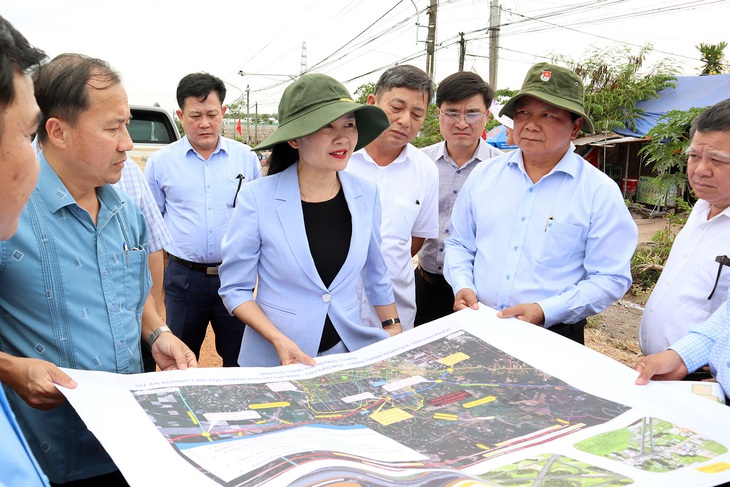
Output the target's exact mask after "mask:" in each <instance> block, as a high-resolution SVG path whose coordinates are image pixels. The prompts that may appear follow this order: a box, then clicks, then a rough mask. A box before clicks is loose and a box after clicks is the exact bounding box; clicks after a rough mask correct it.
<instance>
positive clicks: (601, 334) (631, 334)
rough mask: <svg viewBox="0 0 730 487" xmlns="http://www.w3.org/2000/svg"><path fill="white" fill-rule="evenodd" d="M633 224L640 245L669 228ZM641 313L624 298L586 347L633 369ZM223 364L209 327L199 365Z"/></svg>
mask: <svg viewBox="0 0 730 487" xmlns="http://www.w3.org/2000/svg"><path fill="white" fill-rule="evenodd" d="M634 221H635V222H636V226H637V227H638V229H639V242H648V241H651V237H652V235H654V234H655V233H656V232H657V231H659V230H661V229H662V228H663V227H664V226H665V225H666V222H665V221H664V219H662V218H643V217H642V216H640V215H635V216H634ZM642 312H643V307H642V306H641V305H639V304H636V303H635V302H634V299H633V297H632V296H631V295H630V294H627V295H626V296H624V299H622V300H620V301H618V302H617V303H615V304H614V305H613V306H611V307H610V308H608V309H606V310H605V311H604V312H603V313H601V314H599V315H597V316H595V317H593V318H590V319H589V320H588V326H587V327H586V345H587V346H589V347H590V348H592V349H594V350H596V351H597V352H600V353H603V354H605V355H608V356H609V357H611V358H613V359H614V360H617V361H619V362H621V363H623V364H625V365H627V366H629V367H632V368H633V365H634V364H635V363H636V361H637V360H638V358H639V357H640V356H641V350H640V349H639V344H638V341H637V333H638V330H639V321H640V320H641V313H642ZM222 363H223V361H222V360H221V358H220V356H218V354H217V353H216V352H215V344H214V340H213V332H212V330H211V327H210V326H208V334H207V335H206V339H205V342H204V343H203V347H202V349H201V353H200V366H201V367H220V366H221V365H222Z"/></svg>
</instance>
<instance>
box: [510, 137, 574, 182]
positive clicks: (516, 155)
mask: <svg viewBox="0 0 730 487" xmlns="http://www.w3.org/2000/svg"><path fill="white" fill-rule="evenodd" d="M573 147H574V146H573V145H571V146H570V148H569V149H568V150H567V151H566V152H565V154H563V157H562V158H561V159H560V161H558V163H557V164H556V165H555V167H553V168H552V169H551V170H550V172H549V173H547V174H546V175H545V176H543V179H544V178H546V177H548V176H550V175H551V174H554V173H556V172H562V173H565V174H567V175H569V176H571V177H573V178H575V177H577V176H578V173H579V172H580V159H581V157H580V156H579V155H578V154H576V153H575V152H573ZM507 164H509V165H512V166H517V167H519V169H520V171H522V173H523V174H525V176H527V171H525V161H524V159H523V158H522V149H516V150H514V151H512V153H510V156H509V158H508V159H507Z"/></svg>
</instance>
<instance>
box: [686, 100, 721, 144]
mask: <svg viewBox="0 0 730 487" xmlns="http://www.w3.org/2000/svg"><path fill="white" fill-rule="evenodd" d="M695 132H730V98H728V99H727V100H723V101H721V102H718V103H715V104H714V105H712V106H711V107H710V108H708V109H707V110H705V111H704V112H702V113H700V114H699V115H697V117H695V119H694V120H692V125H691V126H690V129H689V137H690V139H691V138H692V137H694V135H695Z"/></svg>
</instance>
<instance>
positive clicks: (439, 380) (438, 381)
mask: <svg viewBox="0 0 730 487" xmlns="http://www.w3.org/2000/svg"><path fill="white" fill-rule="evenodd" d="M434 382H435V383H436V384H441V383H443V380H441V379H436V380H435V381H434Z"/></svg>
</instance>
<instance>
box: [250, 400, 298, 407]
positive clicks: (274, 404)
mask: <svg viewBox="0 0 730 487" xmlns="http://www.w3.org/2000/svg"><path fill="white" fill-rule="evenodd" d="M288 406H291V403H289V402H286V401H282V402H263V403H261V404H249V405H248V407H250V408H251V409H271V408H285V407H288Z"/></svg>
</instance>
